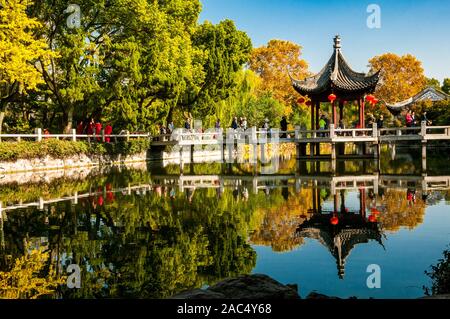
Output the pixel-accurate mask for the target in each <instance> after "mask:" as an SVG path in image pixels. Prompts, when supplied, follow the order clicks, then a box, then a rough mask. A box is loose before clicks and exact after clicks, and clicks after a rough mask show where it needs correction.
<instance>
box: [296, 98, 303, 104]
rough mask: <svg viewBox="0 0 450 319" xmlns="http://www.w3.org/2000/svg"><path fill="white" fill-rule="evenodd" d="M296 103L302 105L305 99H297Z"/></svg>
mask: <svg viewBox="0 0 450 319" xmlns="http://www.w3.org/2000/svg"><path fill="white" fill-rule="evenodd" d="M297 103H298V104H303V103H305V98H303V97H299V98H298V100H297Z"/></svg>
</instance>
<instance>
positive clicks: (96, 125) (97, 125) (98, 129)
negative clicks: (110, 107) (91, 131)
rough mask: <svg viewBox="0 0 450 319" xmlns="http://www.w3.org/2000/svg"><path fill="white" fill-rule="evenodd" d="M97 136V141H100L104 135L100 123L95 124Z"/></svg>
mask: <svg viewBox="0 0 450 319" xmlns="http://www.w3.org/2000/svg"><path fill="white" fill-rule="evenodd" d="M95 135H97V141H100V139H101V135H102V123H100V121H97V123H95Z"/></svg>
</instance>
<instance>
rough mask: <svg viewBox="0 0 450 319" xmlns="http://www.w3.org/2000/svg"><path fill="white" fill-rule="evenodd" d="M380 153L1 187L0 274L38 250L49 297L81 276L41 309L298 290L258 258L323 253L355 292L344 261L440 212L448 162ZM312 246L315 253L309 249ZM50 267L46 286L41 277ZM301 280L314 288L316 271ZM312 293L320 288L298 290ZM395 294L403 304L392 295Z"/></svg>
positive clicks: (115, 172)
mask: <svg viewBox="0 0 450 319" xmlns="http://www.w3.org/2000/svg"><path fill="white" fill-rule="evenodd" d="M389 152H390V150H389V149H387V150H385V151H384V153H383V160H382V161H381V162H377V161H374V160H351V161H350V160H347V161H337V162H336V163H334V164H333V163H331V162H329V161H296V160H295V158H291V159H283V160H281V161H279V163H278V164H277V167H276V168H277V173H276V174H262V173H264V166H266V165H269V164H261V163H258V164H257V165H252V164H249V163H242V164H236V163H233V164H222V163H195V164H189V163H187V164H184V165H179V164H168V165H165V164H163V163H158V162H150V163H149V164H148V165H147V167H144V168H143V169H127V168H120V169H109V170H107V171H105V172H101V171H99V172H92V173H91V174H89V175H88V176H86V177H84V178H83V179H70V178H57V179H55V180H53V181H51V182H43V183H19V182H17V183H9V184H3V185H2V188H1V190H0V202H1V205H2V206H1V207H2V211H1V216H2V218H1V228H0V232H1V238H0V239H1V252H0V254H1V258H0V267H1V269H0V270H1V271H3V275H5V274H11V273H12V272H11V269H12V268H13V267H14V261H15V260H17V259H18V258H22V259H23V260H22V262H23V263H27V262H28V261H27V259H26V258H25V257H26V256H29V255H30V252H31V251H33V250H35V249H37V250H40V251H42V252H43V253H44V254H46V255H45V256H44V257H42V258H41V259H40V262H41V263H42V267H41V268H40V270H39V271H37V272H36V273H33V274H32V276H33V277H35V278H44V279H45V280H47V281H48V283H49V285H50V286H51V283H52V280H56V279H55V278H57V277H58V276H63V275H67V273H66V270H67V267H68V266H69V265H70V264H78V265H79V266H80V269H81V279H82V281H81V282H82V284H81V288H80V289H69V288H68V287H67V286H66V285H64V284H62V285H61V284H58V285H55V288H54V289H53V291H54V292H53V293H52V294H50V297H58V298H91V297H96V298H111V297H113V298H130V297H139V298H166V297H170V296H171V295H173V294H175V293H178V292H180V291H183V290H186V289H192V288H197V287H202V286H204V285H211V284H214V283H216V282H218V281H220V280H222V279H224V278H229V277H233V276H236V275H239V274H246V273H251V272H253V271H255V270H259V269H268V271H267V272H270V273H271V275H273V276H274V277H277V276H279V277H280V280H282V281H283V280H284V281H288V282H290V281H292V282H295V281H296V280H297V279H296V277H295V276H291V277H288V278H285V277H283V276H284V274H283V273H280V272H279V270H278V269H276V268H273V267H272V268H270V267H269V266H267V265H268V264H267V265H266V264H265V257H264V256H265V255H261V256H259V257H258V256H257V255H258V254H257V251H258V248H257V247H266V248H270V251H271V252H270V253H265V254H266V255H268V256H270V258H271V260H272V262H273V261H274V260H276V259H277V258H282V257H281V256H279V255H276V253H277V252H285V253H295V252H300V253H302V252H305V253H306V254H311V255H310V256H311V257H313V256H316V255H317V254H320V252H321V251H323V249H324V248H325V251H328V255H327V256H328V257H326V256H324V257H323V258H326V260H327V262H326V264H327V265H329V266H330V265H331V267H332V268H334V271H333V275H332V276H333V277H334V278H335V279H333V280H341V281H342V280H344V278H345V280H352V277H353V276H354V275H352V272H353V271H354V270H353V269H354V266H353V264H352V262H351V256H350V253H351V252H352V251H358V252H360V253H362V254H363V253H364V247H365V246H367V247H368V248H369V247H371V248H370V249H372V250H373V249H376V248H373V246H371V245H372V243H374V244H375V245H377V246H379V247H381V249H382V250H383V251H389V247H388V246H386V240H387V239H388V238H389V236H390V234H393V233H397V232H399V233H401V232H402V230H403V229H409V230H414V229H416V228H417V227H418V226H419V225H421V224H423V223H424V218H425V215H426V210H427V208H428V207H432V206H433V205H443V207H444V208H445V209H446V210H449V205H448V201H449V198H450V196H449V195H450V177H449V176H450V167H449V165H448V158H445V157H444V156H442V154H439V153H437V154H429V155H430V156H429V158H428V162H427V169H426V170H423V169H422V166H421V165H422V163H421V160H420V150H418V151H417V154H416V153H415V150H413V151H409V152H403V151H402V150H401V149H397V150H396V153H395V154H394V156H392V153H389ZM447 157H448V156H447ZM443 200H445V201H444V202H443ZM448 226H450V224H448V225H447V227H448ZM414 234H415V233H411V234H410V236H412V238H413V237H414V236H415V235H414ZM434 235H435V236H441V237H444V236H446V235H445V234H444V233H439V234H434ZM392 240H394V239H392ZM310 242H316V243H318V244H319V246H313V248H308V245H311V244H308V243H310ZM437 246H439V243H436V247H435V248H436V249H438V248H439V249H440V251H442V249H441V247H437ZM356 247H358V249H357V248H356ZM308 249H313V251H312V252H310V253H308V252H307V251H309V250H308ZM274 254H275V255H274ZM355 254H356V253H355ZM257 257H258V259H257ZM283 258H284V257H283ZM292 258H294V256H293V255H292ZM305 258H308V256H305ZM314 258H316V257H314ZM361 258H362V257H361ZM355 259H357V257H355ZM291 260H292V259H291ZM332 260H334V261H333V262H331V261H332ZM399 262H402V261H399V260H393V261H392V263H393V264H395V265H396V266H397V263H399ZM403 262H404V261H403ZM432 262H434V260H429V262H428V264H431V263H432ZM333 263H335V264H334V265H332V264H333ZM349 263H350V265H349ZM50 266H51V267H53V268H54V269H55V270H56V273H57V275H56V277H55V278H54V277H50V276H49V275H48V272H49V270H50V269H51V267H50ZM264 267H269V268H264ZM287 267H294V268H295V266H287ZM305 267H306V266H305ZM346 267H349V268H350V273H349V272H348V271H346ZM292 271H293V269H286V270H285V271H283V272H285V273H292ZM308 272H309V273H310V274H313V275H311V276H310V277H311V278H315V277H317V276H319V277H320V274H319V273H318V272H319V270H315V267H314V265H313V264H312V265H310V266H309V268H307V273H308ZM424 278H425V275H424V274H423V270H422V272H421V273H420V274H416V273H415V274H412V275H411V277H410V278H408V280H409V281H413V282H417V285H419V286H420V285H421V284H422V283H423V282H424V281H425V279H424ZM276 279H277V278H276ZM302 280H305V281H306V280H307V279H302ZM314 284H317V286H319V284H320V280H319V279H318V280H316V281H311V283H308V282H307V285H311V286H313V285H314ZM299 285H300V286H301V285H302V282H299ZM56 287H57V288H56ZM14 288H17V287H13V286H6V287H0V293H1V294H3V297H4V296H6V295H7V294H9V295H8V296H11V294H12V295H13V296H14V297H16V298H25V297H31V296H33V293H34V292H33V290H32V288H31V287H20V288H21V289H22V290H21V291H22V292H21V293H17V294H16V295H14V293H13V291H16V290H15V289H14ZM27 289H28V290H27ZM339 289H340V290H339V291H337V292H336V294H337V295H341V296H346V295H355V294H356V295H357V294H358V293H359V292H360V291H359V290H358V289H352V288H351V285H350V286H339ZM394 293H395V294H396V295H397V296H398V297H409V296H410V295H408V294H404V293H403V291H402V290H401V289H400V288H399V289H398V290H396V291H394ZM362 295H364V294H362ZM381 296H383V294H382V293H381ZM0 297H2V296H0Z"/></svg>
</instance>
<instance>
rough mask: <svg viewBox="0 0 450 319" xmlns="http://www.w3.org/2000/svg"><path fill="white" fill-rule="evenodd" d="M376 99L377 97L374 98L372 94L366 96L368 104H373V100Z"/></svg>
mask: <svg viewBox="0 0 450 319" xmlns="http://www.w3.org/2000/svg"><path fill="white" fill-rule="evenodd" d="M374 98H375V96H373V95H372V94H369V95H367V96H366V101H367V102H372V100H373V99H374Z"/></svg>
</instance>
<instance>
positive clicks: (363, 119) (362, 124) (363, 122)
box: [361, 98, 366, 128]
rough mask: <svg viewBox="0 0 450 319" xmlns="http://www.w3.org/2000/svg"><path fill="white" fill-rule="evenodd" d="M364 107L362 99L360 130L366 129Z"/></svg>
mask: <svg viewBox="0 0 450 319" xmlns="http://www.w3.org/2000/svg"><path fill="white" fill-rule="evenodd" d="M364 107H365V102H364V98H363V100H362V103H361V128H365V127H366V119H365V116H364Z"/></svg>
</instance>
